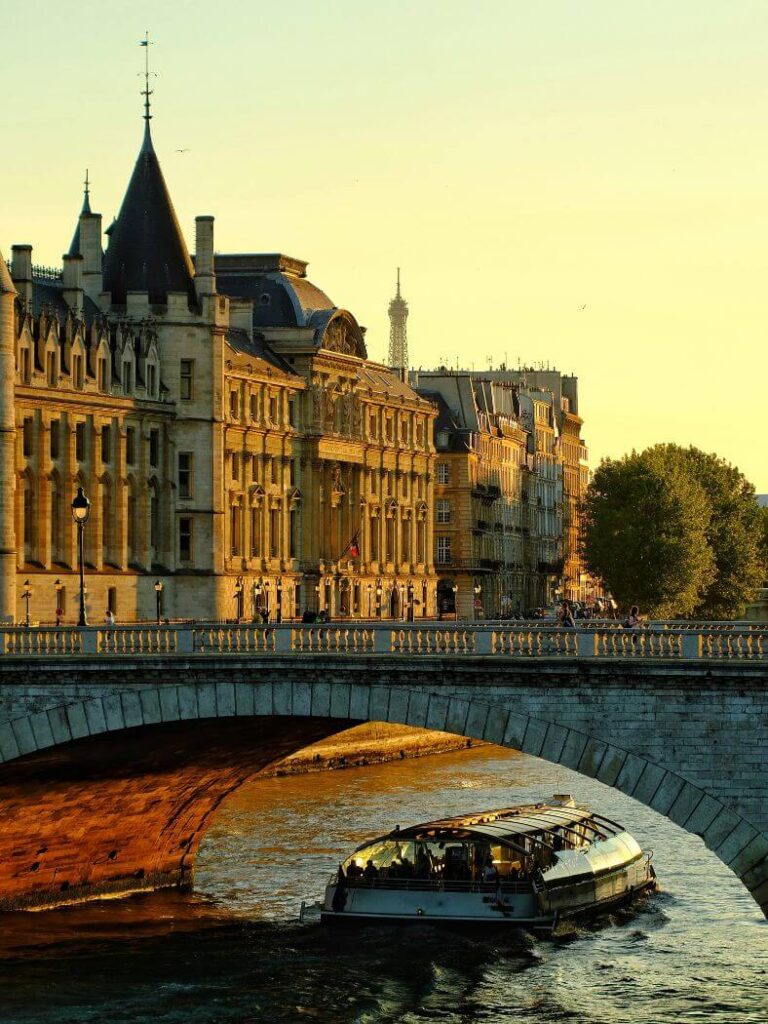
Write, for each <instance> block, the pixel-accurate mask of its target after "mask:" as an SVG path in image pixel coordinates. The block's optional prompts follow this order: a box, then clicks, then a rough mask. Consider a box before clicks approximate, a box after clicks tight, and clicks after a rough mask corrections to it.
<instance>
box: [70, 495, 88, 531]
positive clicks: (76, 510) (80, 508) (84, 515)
mask: <svg viewBox="0 0 768 1024" xmlns="http://www.w3.org/2000/svg"><path fill="white" fill-rule="evenodd" d="M90 514H91V503H90V501H89V500H88V498H87V497H86V496H85V491H84V490H83V488H82V487H78V488H77V494H76V495H75V497H74V498H73V499H72V518H73V520H74V521H75V522H76V523H77V524H78V525H80V524H81V523H87V522H88V516H89V515H90Z"/></svg>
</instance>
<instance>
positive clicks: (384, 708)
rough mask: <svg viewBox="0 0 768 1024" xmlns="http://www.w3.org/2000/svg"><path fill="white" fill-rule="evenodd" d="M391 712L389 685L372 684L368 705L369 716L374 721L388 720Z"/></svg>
mask: <svg viewBox="0 0 768 1024" xmlns="http://www.w3.org/2000/svg"><path fill="white" fill-rule="evenodd" d="M388 712H389V687H388V686H372V687H371V699H370V703H369V705H368V718H369V719H370V721H372V722H386V721H387V714H388Z"/></svg>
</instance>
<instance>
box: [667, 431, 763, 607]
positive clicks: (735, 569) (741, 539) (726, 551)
mask: <svg viewBox="0 0 768 1024" xmlns="http://www.w3.org/2000/svg"><path fill="white" fill-rule="evenodd" d="M649 451H650V452H655V453H657V454H658V455H659V456H661V457H662V458H663V459H665V460H666V461H667V462H668V464H669V465H672V464H673V463H676V464H679V465H681V466H683V467H686V466H687V468H688V472H689V474H690V476H691V478H692V479H694V480H696V481H698V483H699V484H700V485H701V487H702V488H703V489H704V492H705V494H706V496H707V501H708V503H709V509H710V516H709V525H708V526H707V530H706V533H707V543H708V544H709V546H710V548H711V549H712V555H713V557H714V570H715V571H714V575H713V577H712V580H711V582H710V584H709V586H708V587H707V588H706V590H705V591H704V593H703V594H702V598H701V601H700V602H699V604H698V605H697V606H696V608H695V609H694V616H696V617H697V618H703V619H731V618H735V617H736V616H738V615H740V614H742V613H743V609H744V605H745V604H746V603H747V601H749V600H751V599H752V598H753V597H754V595H755V592H756V591H757V589H758V587H760V585H761V583H762V581H763V562H762V556H761V525H762V524H761V511H760V506H759V505H758V504H757V499H756V498H755V489H754V487H753V486H752V484H751V483H750V482H749V481H748V480H747V478H746V477H745V476H744V474H743V473H740V472H739V470H738V469H736V467H735V466H731V465H730V464H729V463H728V462H726V461H725V460H724V459H721V458H718V456H717V455H713V454H708V453H707V452H703V451H701V450H700V449H699V448H693V447H691V448H680V447H679V446H678V445H673V444H668V445H657V446H656V447H654V448H651V449H649Z"/></svg>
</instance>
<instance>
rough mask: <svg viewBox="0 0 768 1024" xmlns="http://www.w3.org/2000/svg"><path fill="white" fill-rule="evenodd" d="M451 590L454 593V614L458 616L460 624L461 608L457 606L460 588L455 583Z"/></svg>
mask: <svg viewBox="0 0 768 1024" xmlns="http://www.w3.org/2000/svg"><path fill="white" fill-rule="evenodd" d="M451 590H452V591H453V614H454V615H455V616H456V621H457V622H458V621H459V607H458V605H457V604H456V595H457V594H458V592H459V588H458V587H457V586H456V584H455V583H454V584H453V586H452V587H451Z"/></svg>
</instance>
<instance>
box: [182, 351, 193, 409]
mask: <svg viewBox="0 0 768 1024" xmlns="http://www.w3.org/2000/svg"><path fill="white" fill-rule="evenodd" d="M194 390H195V360H194V359H182V360H181V363H180V364H179V398H180V399H181V400H182V402H190V401H191V400H192V398H193V397H194Z"/></svg>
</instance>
